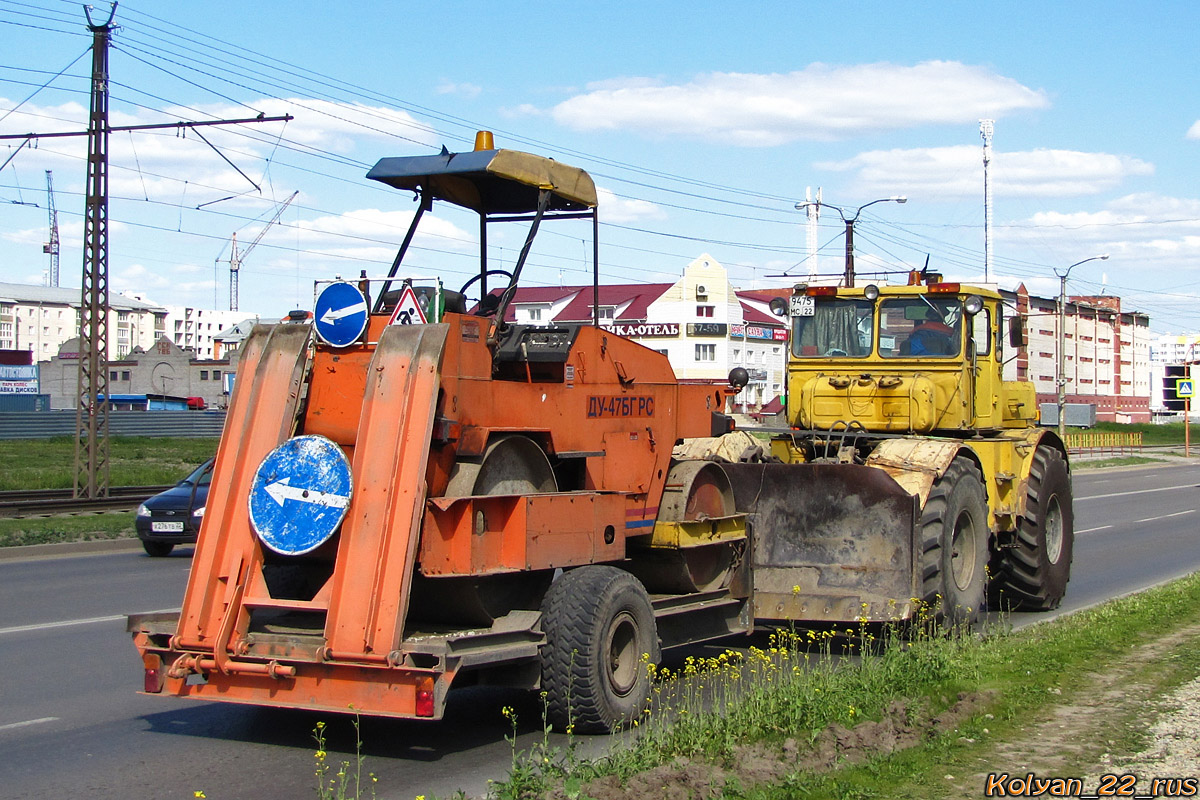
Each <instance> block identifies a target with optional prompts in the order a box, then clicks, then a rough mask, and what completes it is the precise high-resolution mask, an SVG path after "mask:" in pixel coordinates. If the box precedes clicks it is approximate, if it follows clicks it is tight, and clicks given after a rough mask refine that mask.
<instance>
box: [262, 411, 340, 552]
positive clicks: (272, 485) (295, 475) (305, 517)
mask: <svg viewBox="0 0 1200 800" xmlns="http://www.w3.org/2000/svg"><path fill="white" fill-rule="evenodd" d="M351 488H352V487H351V481H350V462H349V461H348V460H347V459H346V454H345V453H343V452H342V448H340V447H338V446H337V445H336V444H334V443H333V442H332V441H330V440H329V439H326V438H325V437H324V436H311V435H310V436H297V437H295V438H293V439H288V440H287V441H286V442H284V443H283V444H281V445H279V446H278V447H276V448H275V449H274V450H272V451H271V452H270V453H268V454H267V457H266V458H264V459H263V461H262V463H261V464H259V466H258V471H257V472H256V473H255V474H254V483H253V484H251V486H250V525H251V527H253V528H254V532H255V533H257V534H258V538H259V539H261V540H262V543H263V544H265V545H266V546H267V547H269V548H271V549H272V550H274V551H275V552H276V553H279V554H280V555H285V556H298V555H302V554H303V553H308V552H311V551H313V550H316V549H317V548H318V547H320V546H321V545H323V544H325V542H327V541H328V540H329V537H331V536H333V532H334V531H336V530H337V527H338V525H340V524H341V522H342V518H343V517H345V516H346V508H347V506H349V505H350V493H351Z"/></svg>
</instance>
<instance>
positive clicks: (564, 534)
mask: <svg viewBox="0 0 1200 800" xmlns="http://www.w3.org/2000/svg"><path fill="white" fill-rule="evenodd" d="M625 516H626V498H625V497H624V496H623V495H620V494H598V493H595V492H562V493H559V494H540V495H524V496H522V495H497V496H494V497H468V498H458V499H454V498H436V499H434V500H431V501H430V502H429V504H428V506H427V510H426V512H425V528H424V534H423V536H422V538H421V572H422V573H423V574H425V575H430V576H433V575H443V576H444V575H485V574H490V573H497V572H519V571H523V570H537V569H555V568H558V567H573V566H579V565H583V564H594V563H598V562H604V561H616V560H618V559H621V558H624V557H625V540H624V537H625ZM609 527H611V531H608V536H606V530H607V529H608V528H609ZM606 539H608V541H606Z"/></svg>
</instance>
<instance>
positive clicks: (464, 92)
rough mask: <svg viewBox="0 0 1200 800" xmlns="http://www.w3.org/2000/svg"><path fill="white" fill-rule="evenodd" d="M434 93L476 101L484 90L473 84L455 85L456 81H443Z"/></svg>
mask: <svg viewBox="0 0 1200 800" xmlns="http://www.w3.org/2000/svg"><path fill="white" fill-rule="evenodd" d="M434 91H436V92H437V93H438V94H456V95H459V96H460V97H465V98H467V99H468V100H474V99H475V98H476V97H478V96H479V94H480V92H482V91H483V89H482V88H481V87H479V86H476V85H475V84H473V83H455V82H454V81H449V80H443V81H442V82H441V83H439V84H438V85H437V88H436V89H434Z"/></svg>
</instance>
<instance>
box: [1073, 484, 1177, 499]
mask: <svg viewBox="0 0 1200 800" xmlns="http://www.w3.org/2000/svg"><path fill="white" fill-rule="evenodd" d="M1195 488H1196V487H1195V485H1192V486H1160V487H1159V488H1157V489H1138V490H1137V491H1133V492H1113V493H1111V494H1093V495H1089V496H1088V497H1076V498H1075V500H1076V501H1079V500H1102V499H1104V498H1105V497H1127V496H1129V495H1131V494H1149V493H1151V492H1173V491H1177V490H1179V489H1195Z"/></svg>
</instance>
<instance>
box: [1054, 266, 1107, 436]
mask: <svg viewBox="0 0 1200 800" xmlns="http://www.w3.org/2000/svg"><path fill="white" fill-rule="evenodd" d="M1107 260H1108V253H1103V254H1101V255H1098V256H1092V257H1091V258H1085V259H1084V260H1083V261H1076V262H1075V263H1074V264H1072V265H1071V266H1069V267H1067V268H1066V269H1065V270H1062V271H1061V272H1060V271H1059V270H1057V269H1056V270H1054V274H1055V275H1057V276H1058V369H1057V370H1056V374H1055V378H1054V383H1055V384H1056V386H1057V389H1058V438H1059V439H1062V440H1063V442H1066V440H1067V421H1066V414H1065V411H1066V406H1067V330H1066V325H1067V276H1068V275H1070V274H1071V270H1073V269H1075V268H1076V267H1078V266H1079V265H1080V264H1086V263H1087V262H1089V261H1107Z"/></svg>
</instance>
